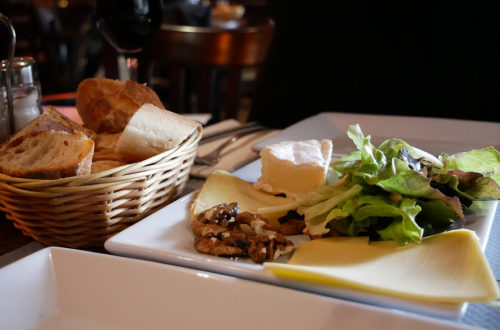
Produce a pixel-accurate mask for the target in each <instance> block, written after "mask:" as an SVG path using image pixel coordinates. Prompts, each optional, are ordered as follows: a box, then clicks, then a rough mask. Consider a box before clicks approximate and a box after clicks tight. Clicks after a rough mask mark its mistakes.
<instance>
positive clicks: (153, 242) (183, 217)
mask: <svg viewBox="0 0 500 330" xmlns="http://www.w3.org/2000/svg"><path fill="white" fill-rule="evenodd" d="M338 116H339V114H334V113H324V114H320V115H318V116H314V117H311V118H309V119H307V120H305V121H303V122H300V123H298V124H296V125H294V126H292V127H291V128H293V127H295V128H294V129H287V130H285V131H283V132H284V134H282V136H281V139H292V140H293V139H297V140H300V139H302V138H311V136H310V135H309V136H308V135H307V134H306V133H308V132H309V133H310V132H311V131H314V132H316V133H318V134H319V132H320V131H322V132H323V134H326V132H327V131H328V129H329V130H330V131H332V132H337V133H335V134H337V136H340V131H339V130H340V129H339V128H338V127H341V128H342V129H344V130H347V127H348V124H347V123H356V122H361V121H362V120H361V119H363V118H364V117H365V115H345V114H340V117H342V120H337V119H338ZM366 116H368V117H369V118H370V120H371V121H370V120H367V119H366V118H364V119H363V120H364V121H365V122H367V123H368V122H370V123H371V124H370V125H368V127H367V129H365V130H364V131H365V134H369V133H371V132H373V131H376V132H375V133H376V134H374V135H373V136H374V137H375V138H376V137H380V136H381V135H380V134H381V133H384V136H386V137H399V138H402V139H404V138H405V136H404V135H401V134H402V133H403V132H405V130H404V129H403V128H402V127H401V126H400V125H403V122H405V123H408V125H410V126H411V127H412V128H411V129H410V128H408V132H414V133H411V134H410V133H409V135H408V136H410V137H411V140H413V141H420V142H421V144H419V145H418V146H419V147H421V148H422V149H424V150H429V148H428V146H434V147H435V146H444V147H446V146H449V145H451V147H449V148H448V149H447V150H444V151H447V152H450V153H451V152H452V151H451V150H452V149H454V148H455V149H456V147H457V146H458V145H461V146H462V148H463V145H462V144H460V143H462V142H460V141H461V140H460V136H464V135H467V134H468V133H469V131H470V130H479V131H481V129H480V128H481V127H482V126H481V125H479V124H484V125H486V126H488V125H487V124H489V123H482V122H470V123H472V124H471V126H470V127H469V130H467V129H465V128H464V127H462V126H463V125H464V123H468V122H466V121H456V120H451V123H456V122H459V124H460V125H462V126H461V127H459V128H458V129H459V130H458V132H460V131H461V130H465V131H466V132H467V133H464V134H461V133H460V134H458V135H457V137H456V139H457V140H456V141H458V142H457V143H451V144H450V142H449V140H447V139H444V140H439V138H438V137H439V129H438V127H435V124H434V120H435V119H433V120H432V121H430V120H429V118H423V119H421V120H420V121H419V120H418V119H412V120H409V119H408V118H407V117H406V119H405V117H401V118H398V117H394V118H393V117H390V116H382V118H378V117H377V116H371V115H366ZM388 117H389V118H388ZM377 118H378V119H377ZM376 120H379V124H378V126H377V125H376V124H375V123H374V121H376ZM437 121H438V122H441V124H442V125H443V127H448V125H450V121H448V120H437ZM478 123H479V124H478ZM390 124H392V125H390ZM474 124H478V125H479V126H478V125H476V126H475V125H474ZM386 125H389V126H386ZM379 126H380V127H379ZM486 126H485V128H488V127H489V126H488V127H486ZM315 128H318V129H317V130H316V129H315ZM415 128H417V129H415ZM362 129H364V128H363V126H362ZM419 129H420V130H419ZM443 131H446V130H444V129H443ZM398 132H399V133H400V134H397V133H398ZM408 132H406V133H408ZM499 132H500V130H499ZM393 133H394V134H393ZM418 133H420V134H423V135H424V137H423V138H421V137H419V135H418ZM342 134H343V135H345V131H344V132H343V133H342ZM484 134H487V133H484ZM484 134H483V135H484ZM496 134H497V135H498V133H496ZM294 137H295V138H294ZM323 137H325V136H323ZM430 137H432V138H434V139H435V140H431V139H430ZM318 138H320V137H318ZM340 139H341V137H339V138H337V139H335V140H334V148H335V145H338V143H337V142H338V140H340ZM272 140H273V141H271V142H277V141H275V138H272ZM411 140H408V142H410V143H411V142H412V141H411ZM494 141H500V139H496V140H494ZM344 142H347V141H344ZM344 142H343V143H344ZM267 143H270V142H269V141H268V142H267ZM468 143H469V144H467V146H470V145H471V144H473V145H474V146H475V147H476V148H479V147H481V146H483V145H481V144H480V141H479V140H473V141H472V142H470V141H469V142H468ZM264 144H265V142H264ZM345 148H346V149H343V150H342V151H341V152H343V153H344V152H349V151H352V150H353V148H354V146H353V144H352V143H351V144H350V147H349V149H347V148H348V147H347V143H345ZM467 150H468V149H467ZM458 151H464V150H458ZM336 152H338V149H336ZM234 174H235V175H237V176H238V177H240V178H242V179H243V180H246V181H249V182H255V181H256V179H257V177H258V176H259V175H260V161H256V162H253V163H251V164H249V165H247V166H245V167H244V168H242V169H240V170H238V171H236V172H235V173H234ZM192 197H193V194H190V195H187V196H185V197H183V198H181V199H179V200H177V201H176V202H174V203H172V204H170V205H168V206H167V207H165V208H163V209H161V210H159V211H158V212H156V213H154V214H153V215H151V216H149V217H147V218H145V219H143V220H142V221H141V222H139V223H137V224H135V225H133V226H131V227H129V228H128V229H126V230H124V231H122V232H121V233H119V234H117V235H115V236H114V237H112V238H111V239H109V240H108V241H107V242H106V243H105V247H106V249H107V250H108V251H110V252H111V253H115V254H118V255H123V256H129V257H135V258H142V259H148V260H155V261H159V262H164V263H171V264H175V265H181V266H185V267H190V268H195V269H202V270H208V271H213V272H218V273H221V274H226V275H233V276H237V277H241V278H246V279H252V280H258V281H263V282H267V283H273V284H277V285H281V286H285V287H291V288H295V289H299V290H304V291H309V292H315V293H320V294H323V295H328V296H334V297H341V298H343V299H349V300H353V301H361V302H365V303H369V304H373V305H377V306H385V307H390V308H398V309H402V310H409V311H413V312H418V313H422V314H428V315H431V316H439V317H446V318H459V317H460V316H461V315H462V314H463V313H464V312H465V308H466V304H461V305H451V306H450V305H439V304H427V303H420V302H415V301H409V300H404V299H399V298H393V297H389V296H383V295H378V294H371V293H366V292H360V291H354V290H348V289H343V288H339V287H332V286H322V285H315V284H310V283H301V282H298V281H292V280H283V279H278V278H276V277H275V276H274V275H273V274H272V273H271V272H269V271H267V270H265V269H264V267H263V266H262V265H257V264H253V263H251V262H248V261H244V260H240V261H234V260H230V259H226V258H221V257H215V256H209V255H204V254H200V253H198V252H197V251H196V250H195V249H194V247H193V241H194V235H193V233H192V232H191V228H190V226H189V222H188V221H189V219H188V206H189V203H190V201H191V199H192ZM496 205H497V202H491V204H490V208H489V211H488V213H487V214H485V215H482V216H472V217H468V219H467V228H469V229H471V230H474V231H475V232H476V233H477V234H478V236H479V238H480V240H481V246H482V247H483V250H484V248H485V246H486V242H487V239H488V234H489V230H490V228H491V225H492V221H493V218H494V214H495V210H496ZM292 240H293V241H294V243H296V245H298V244H300V243H301V242H303V241H304V240H307V237H305V236H302V235H300V236H297V237H294V238H292ZM278 261H279V262H286V258H282V259H280V260H278Z"/></svg>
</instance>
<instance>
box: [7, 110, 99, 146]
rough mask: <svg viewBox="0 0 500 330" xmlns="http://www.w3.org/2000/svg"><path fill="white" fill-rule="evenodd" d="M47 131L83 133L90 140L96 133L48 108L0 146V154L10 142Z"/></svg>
mask: <svg viewBox="0 0 500 330" xmlns="http://www.w3.org/2000/svg"><path fill="white" fill-rule="evenodd" d="M48 129H51V130H55V131H65V132H68V133H74V132H83V133H84V134H85V135H87V136H88V137H90V138H94V137H95V136H96V133H95V132H94V131H93V130H91V129H88V128H86V127H83V126H82V125H80V124H78V123H75V122H74V121H73V120H71V119H70V118H68V117H67V116H65V115H63V114H62V113H60V112H59V111H57V110H56V109H55V108H54V107H52V106H48V107H46V108H45V109H44V110H43V113H42V114H41V115H40V116H38V117H36V118H35V119H33V120H32V121H31V122H30V123H29V124H27V125H26V126H24V127H22V128H21V129H20V130H19V131H17V132H16V133H14V134H13V135H12V136H10V137H9V139H8V140H7V141H6V142H5V143H4V144H2V145H1V146H0V153H1V152H2V151H3V149H4V148H5V147H6V146H7V145H8V144H10V142H12V141H14V140H16V139H18V138H20V137H21V136H23V135H28V134H30V133H32V132H39V131H44V130H48Z"/></svg>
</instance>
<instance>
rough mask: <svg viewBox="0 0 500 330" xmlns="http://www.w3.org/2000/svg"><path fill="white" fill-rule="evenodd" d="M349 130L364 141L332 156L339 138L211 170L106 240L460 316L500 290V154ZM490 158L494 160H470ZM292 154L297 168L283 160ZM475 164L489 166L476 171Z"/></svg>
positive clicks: (199, 264)
mask: <svg viewBox="0 0 500 330" xmlns="http://www.w3.org/2000/svg"><path fill="white" fill-rule="evenodd" d="M388 133H390V132H388ZM299 135H300V134H299ZM347 135H348V136H349V138H350V139H351V140H352V142H354V146H353V147H351V149H354V150H355V149H356V148H357V149H358V150H357V151H354V152H352V153H350V154H349V155H347V156H345V157H343V158H342V159H340V160H339V161H336V162H334V163H332V164H330V163H329V161H328V160H329V159H330V158H331V155H332V145H331V143H330V144H329V143H327V142H324V141H316V142H313V140H306V141H303V140H302V141H301V140H299V141H296V142H290V141H292V140H290V141H288V142H283V141H282V142H280V143H276V144H270V145H267V146H266V147H264V149H263V150H262V151H261V157H262V159H261V160H259V161H256V162H254V163H251V164H249V165H248V166H246V167H244V168H242V169H240V170H238V171H236V172H234V173H233V174H230V173H224V172H220V171H219V172H214V173H213V174H212V175H210V176H209V177H208V178H207V180H206V182H205V184H204V186H203V187H202V189H201V190H200V191H199V192H197V193H193V194H190V195H187V196H185V197H183V198H181V199H179V200H178V201H176V202H175V203H173V204H171V205H169V206H167V207H165V208H164V209H162V210H160V211H158V212H156V213H155V214H153V215H151V216H149V217H148V218H146V219H145V220H143V221H141V222H140V223H138V224H136V225H134V226H132V227H130V228H129V229H127V230H125V231H123V232H121V233H119V234H117V235H116V236H114V237H112V238H111V239H110V240H108V241H107V242H106V244H105V247H106V249H107V250H108V251H110V252H112V253H116V254H120V255H124V256H130V257H136V258H144V259H149V260H155V261H160V262H166V263H172V264H176V265H182V266H187V267H190V268H196V269H203V270H208V271H214V272H218V273H222V274H226V275H233V276H237V277H240V278H245V279H251V280H256V281H262V282H267V283H272V284H276V285H280V286H285V287H290V288H294V289H299V290H303V291H308V292H314V293H320V294H322V295H327V296H334V297H340V298H343V299H346V300H351V301H360V302H364V303H368V304H372V305H377V306H383V307H390V308H397V309H403V310H407V311H412V312H417V313H421V314H428V315H432V316H439V317H448V318H458V317H460V316H461V315H462V314H463V312H464V311H465V308H466V306H467V302H488V301H491V300H494V299H496V298H498V295H499V291H498V287H497V283H496V281H495V279H494V276H493V274H492V271H491V269H490V268H489V265H488V262H487V260H486V258H485V257H484V254H483V250H484V248H485V246H486V242H487V239H488V234H489V230H490V227H491V224H492V221H493V218H494V215H495V210H496V205H497V201H496V199H498V194H499V191H498V185H497V183H496V182H495V179H498V178H496V177H495V175H496V176H497V175H498V168H497V167H498V166H497V162H498V159H497V158H498V151H496V150H495V149H494V148H483V149H481V150H473V151H471V152H470V153H467V152H466V153H464V154H460V155H451V156H450V155H447V154H442V155H440V157H439V158H438V157H436V156H434V155H432V154H430V153H427V152H425V151H423V150H421V149H419V148H416V147H413V146H411V145H410V144H408V143H406V142H404V141H402V140H400V139H388V140H385V141H384V142H383V143H381V145H380V146H379V147H378V148H377V147H375V146H374V145H373V144H372V143H371V142H370V136H365V135H364V134H363V132H362V131H361V129H360V127H359V125H352V126H350V127H349V128H348V130H347ZM333 145H334V146H335V140H334V141H333ZM419 147H420V148H422V146H419ZM269 150H271V151H269ZM284 150H287V152H284ZM333 151H335V147H333ZM266 152H269V155H267V156H266ZM284 155H285V156H284ZM286 155H293V156H290V157H289V158H290V159H286V158H287V157H288V156H286ZM305 155H307V156H305ZM311 155H316V157H313V156H311ZM488 157H493V162H488V161H484V162H481V164H480V165H478V164H476V163H475V162H472V163H474V164H473V165H471V159H477V158H479V159H481V160H487V159H488ZM284 158H285V159H286V160H284V161H283V162H282V163H284V164H285V163H286V164H289V163H294V165H293V166H289V165H283V164H279V163H280V159H281V160H283V159H284ZM312 158H315V159H314V160H312ZM291 159H293V161H291ZM302 162H304V163H307V166H305V169H304V168H302V169H300V168H301V167H303V166H302ZM491 164H493V165H491ZM471 166H472V167H474V168H477V170H478V171H480V172H485V173H487V174H486V175H483V174H479V173H475V174H472V173H474V172H473V169H471ZM491 166H493V167H491ZM296 170H297V171H298V172H295V171H296ZM322 171H323V172H322ZM495 172H496V174H495ZM321 173H322V176H323V181H321V180H318V179H317V178H320V177H321ZM465 173H468V174H467V175H465ZM492 173H493V174H492ZM307 184H312V185H313V186H307ZM444 186H446V188H447V189H451V190H454V192H453V193H450V191H447V192H446V193H447V194H445V193H443V192H442V191H444V190H445V189H444ZM479 186H480V187H481V189H479V188H478V187H479ZM438 188H439V189H438ZM490 197H493V198H490ZM464 212H465V213H464ZM285 218H286V220H284V219H285ZM290 219H293V221H295V222H294V223H293V226H288V223H289V222H288V221H289V220H290ZM300 225H301V226H302V227H299V226H300ZM291 227H293V228H294V229H295V234H297V233H299V234H298V235H291V231H290V230H291V229H290V228H291ZM295 227H297V228H299V231H297V228H295ZM285 233H286V234H285ZM221 256H224V257H221ZM245 257H248V258H250V259H251V260H249V259H247V258H245ZM464 283H469V284H470V283H474V285H467V286H465V285H463V284H464ZM476 284H477V285H476Z"/></svg>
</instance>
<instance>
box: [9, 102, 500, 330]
mask: <svg viewBox="0 0 500 330" xmlns="http://www.w3.org/2000/svg"><path fill="white" fill-rule="evenodd" d="M58 110H60V111H61V112H63V113H65V114H66V115H68V116H70V117H73V118H72V119H74V120H75V121H79V118H78V116H77V114H76V112H75V109H74V108H71V107H58ZM199 118H200V117H199V116H198V117H196V120H200V122H202V123H206V122H207V121H208V117H202V118H201V119H199ZM353 123H359V124H360V126H361V127H362V128H363V131H365V132H366V133H371V134H372V135H371V137H372V141H373V142H374V143H379V142H381V141H382V140H383V139H385V138H388V137H398V138H401V139H403V140H405V141H407V142H408V143H410V144H412V145H417V146H419V147H421V148H422V149H423V148H426V150H427V151H429V152H431V153H434V154H437V153H438V152H439V150H442V149H445V150H443V151H445V152H447V153H450V154H452V153H456V152H462V151H466V150H468V149H472V148H479V147H482V146H484V147H486V146H490V145H491V146H494V147H495V148H497V149H499V150H500V123H491V122H480V121H471V120H454V119H443V118H418V117H411V118H410V117H405V116H385V115H373V114H350V113H336V112H324V113H320V114H318V115H314V116H312V117H309V118H307V119H305V120H303V121H300V122H298V123H296V124H294V125H292V126H290V127H288V128H285V129H280V130H277V129H268V130H265V131H260V132H254V131H252V133H251V134H249V136H248V137H247V139H242V140H241V141H239V145H237V146H236V147H233V148H228V149H229V151H228V152H226V153H225V154H223V157H222V160H221V164H219V165H217V164H216V165H214V166H212V167H207V166H203V165H198V166H193V168H192V172H191V176H190V178H189V181H188V182H187V185H186V187H185V189H184V190H183V191H182V193H181V194H180V195H178V196H177V197H176V200H175V201H172V202H171V205H173V204H174V203H179V201H181V200H182V199H183V198H186V196H190V195H192V194H195V193H196V191H197V190H198V189H200V187H202V185H203V184H204V182H205V180H206V177H207V175H209V174H210V173H211V172H212V171H213V170H215V169H223V170H226V171H229V172H234V173H236V174H237V175H238V174H239V175H240V176H241V177H242V178H244V179H248V178H249V176H248V175H247V173H249V171H250V170H245V169H252V171H253V169H254V168H259V166H260V164H259V151H260V150H262V149H263V148H264V147H266V146H268V145H270V144H273V143H277V142H280V141H284V140H305V139H323V138H328V139H332V141H333V153H334V157H340V156H341V155H344V154H347V153H348V152H350V151H351V150H352V148H353V145H351V144H350V141H349V139H348V138H347V137H346V136H345V133H346V130H347V127H348V125H349V124H353ZM240 126H241V123H238V122H236V121H234V120H226V121H223V122H219V123H215V124H211V125H209V126H205V127H204V131H206V132H207V133H208V134H207V135H208V136H207V137H204V138H205V139H206V140H205V141H204V140H202V141H201V142H200V146H199V154H200V153H203V152H205V153H206V152H208V151H209V150H210V149H213V148H215V147H216V146H217V144H221V143H223V142H224V141H226V140H227V139H228V138H229V137H231V136H232V134H233V135H234V134H235V133H233V132H236V131H237V129H239V128H241V127H240ZM220 132H225V134H220ZM219 134H220V136H219ZM210 136H212V139H209V137H210ZM218 136H219V138H217V137H218ZM256 164H257V165H256ZM254 174H255V173H254ZM254 174H252V175H254ZM181 202H182V201H181ZM168 207H170V206H166V207H165V208H164V209H161V210H160V211H157V212H162V210H163V211H165V210H168ZM491 212H492V220H491V223H490V224H489V226H488V228H487V229H486V230H485V231H486V234H485V235H486V236H485V237H486V239H485V240H484V241H483V242H482V243H483V249H484V254H485V256H486V259H487V261H488V263H489V266H490V267H491V270H492V272H493V274H494V277H495V279H496V281H497V284H498V285H500V208H498V207H496V204H495V205H494V206H493V207H492V210H491ZM164 214H168V212H166V211H165V213H164ZM143 221H146V219H145V220H142V221H139V223H137V224H135V225H132V226H131V227H130V228H132V227H134V226H137V225H140V224H141V223H142V222H143ZM120 234H121V233H119V234H118V235H117V237H119V235H120ZM123 237H124V238H123V239H122V241H121V242H120V243H122V242H123V241H124V240H125V238H126V235H125V236H123ZM118 241H119V238H118V240H115V241H114V242H111V243H112V244H110V246H112V247H113V249H110V248H108V247H109V246H96V247H92V248H83V249H77V250H83V251H86V252H91V253H95V254H98V255H104V256H109V257H119V256H116V255H117V253H116V249H115V247H116V245H114V243H116V242H118ZM47 248H48V247H47V246H45V245H43V244H41V243H39V242H37V241H36V239H34V238H32V237H29V236H25V235H24V234H23V233H22V232H21V230H19V229H17V228H16V227H15V224H14V223H13V222H12V221H10V220H8V219H6V217H5V213H4V212H2V213H1V214H0V274H1V273H2V270H6V269H7V268H8V267H12V266H14V265H15V264H16V263H19V262H20V261H22V260H23V259H25V258H28V257H30V256H33V255H34V254H36V253H39V252H40V251H41V250H44V249H47ZM145 250H146V248H144V251H145ZM140 252H141V251H139V252H138V254H137V255H141V253H140ZM122 256H125V257H126V258H129V257H131V255H128V254H127V253H124V254H123V255H122ZM132 259H134V258H133V257H132ZM139 259H140V258H139ZM144 259H146V262H147V263H152V264H158V263H160V264H161V263H166V264H169V260H170V259H168V258H167V259H161V258H150V259H149V260H147V259H148V258H144ZM180 265H181V266H182V265H186V264H180ZM193 265H194V264H193ZM195 268H196V267H195ZM215 269H216V268H215ZM204 270H207V269H204ZM208 272H209V273H210V270H208ZM230 274H231V273H225V274H223V275H224V276H229V277H231V278H233V277H234V279H235V280H236V279H237V276H231V275H230ZM1 278H2V277H1V275H0V279H1ZM247 279H248V278H247ZM250 279H251V278H250ZM256 282H262V280H260V279H256ZM274 286H275V285H274V284H272V283H271V286H270V287H274ZM0 287H2V283H0ZM262 290H263V292H264V294H265V292H266V290H268V291H269V292H274V291H272V290H273V289H271V288H267V287H264V288H263V289H262ZM284 290H290V291H296V290H298V291H300V290H301V289H300V288H293V287H286V288H285V289H284ZM287 292H288V291H287ZM187 294H197V293H196V292H193V293H187ZM311 294H312V296H311V297H312V298H311V299H313V302H314V299H317V301H318V304H319V303H320V301H321V303H323V301H322V299H323V298H324V296H323V295H322V293H321V292H312V293H311ZM1 295H2V293H1V292H0V296H1ZM333 298H334V299H337V300H335V301H340V303H343V301H344V299H345V297H342V296H341V297H335V296H334V297H333ZM0 299H1V298H0ZM263 299H265V297H264V298H263ZM347 300H349V299H347ZM324 303H325V304H328V301H326V302H324ZM332 303H333V302H332ZM355 303H356V304H360V305H362V306H364V305H368V307H371V305H376V304H373V303H372V302H359V301H355ZM497 303H498V301H497ZM283 304H286V302H283ZM0 305H1V303H0ZM377 307H380V308H381V310H386V311H387V312H388V313H390V314H388V316H385V317H386V318H387V317H388V319H384V323H382V322H381V323H376V322H375V323H373V324H372V326H370V328H377V329H378V328H380V329H382V328H385V325H387V324H389V323H390V320H391V315H392V317H394V319H396V318H397V317H401V315H403V316H405V315H409V316H410V317H413V318H420V317H422V318H425V320H427V321H429V320H430V321H429V322H430V323H429V324H428V325H429V326H430V327H431V328H432V327H433V325H434V326H436V327H437V328H443V329H444V328H450V329H452V328H465V329H467V328H481V329H498V327H499V325H500V307H499V306H495V305H492V304H486V303H467V305H466V309H464V312H463V313H462V314H460V315H459V316H458V317H451V318H449V317H441V316H439V315H430V316H429V315H423V314H422V315H421V314H420V312H419V311H418V310H417V311H415V310H413V311H412V310H406V309H405V308H402V309H401V310H398V308H397V306H396V307H394V306H390V307H387V306H383V305H382V306H377ZM311 308H314V306H311ZM247 313H248V314H249V315H252V310H248V311H247ZM424 314H425V313H424ZM7 317H9V316H8V315H5V314H3V312H2V310H0V319H1V318H7ZM350 317H352V318H353V319H354V318H359V317H362V316H361V315H352V316H350ZM432 322H436V323H432ZM366 325H367V324H365V326H366ZM82 328H84V327H82ZM89 328H92V327H89ZM167 328H168V327H167ZM221 328H226V327H225V326H224V325H223V324H222V325H221ZM236 328H238V327H236ZM263 328H269V327H266V326H264V327H263ZM322 328H329V326H328V324H326V325H325V326H324V327H322Z"/></svg>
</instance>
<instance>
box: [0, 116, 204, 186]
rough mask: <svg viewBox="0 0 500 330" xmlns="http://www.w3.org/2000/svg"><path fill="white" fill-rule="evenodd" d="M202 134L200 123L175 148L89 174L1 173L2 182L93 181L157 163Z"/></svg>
mask: <svg viewBox="0 0 500 330" xmlns="http://www.w3.org/2000/svg"><path fill="white" fill-rule="evenodd" d="M201 135H202V128H201V125H200V126H198V128H197V129H196V130H195V131H194V132H193V133H192V134H191V135H190V136H189V137H187V138H186V139H185V140H184V141H182V142H181V143H180V144H179V145H177V146H176V147H174V148H171V149H169V150H166V151H164V152H162V153H159V154H158V155H154V156H152V157H149V158H147V159H144V160H142V161H139V162H133V163H129V164H125V165H122V166H118V167H115V168H111V169H108V170H104V171H102V172H99V173H94V174H87V175H77V176H71V177H66V178H60V179H30V178H19V177H13V176H10V175H6V174H3V173H0V182H1V181H6V182H9V183H17V184H22V183H26V184H37V183H39V184H40V186H39V187H43V186H44V185H45V184H47V185H62V184H65V183H71V182H75V181H93V180H97V179H101V178H104V177H111V176H119V172H122V171H126V170H130V169H131V168H133V167H136V168H137V169H140V168H141V167H144V166H146V165H148V164H152V163H155V162H157V161H159V160H160V159H163V158H165V157H168V156H169V155H170V154H173V153H175V152H176V151H179V150H181V151H182V149H184V148H185V147H186V146H187V145H189V144H191V142H194V141H199V139H201Z"/></svg>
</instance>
